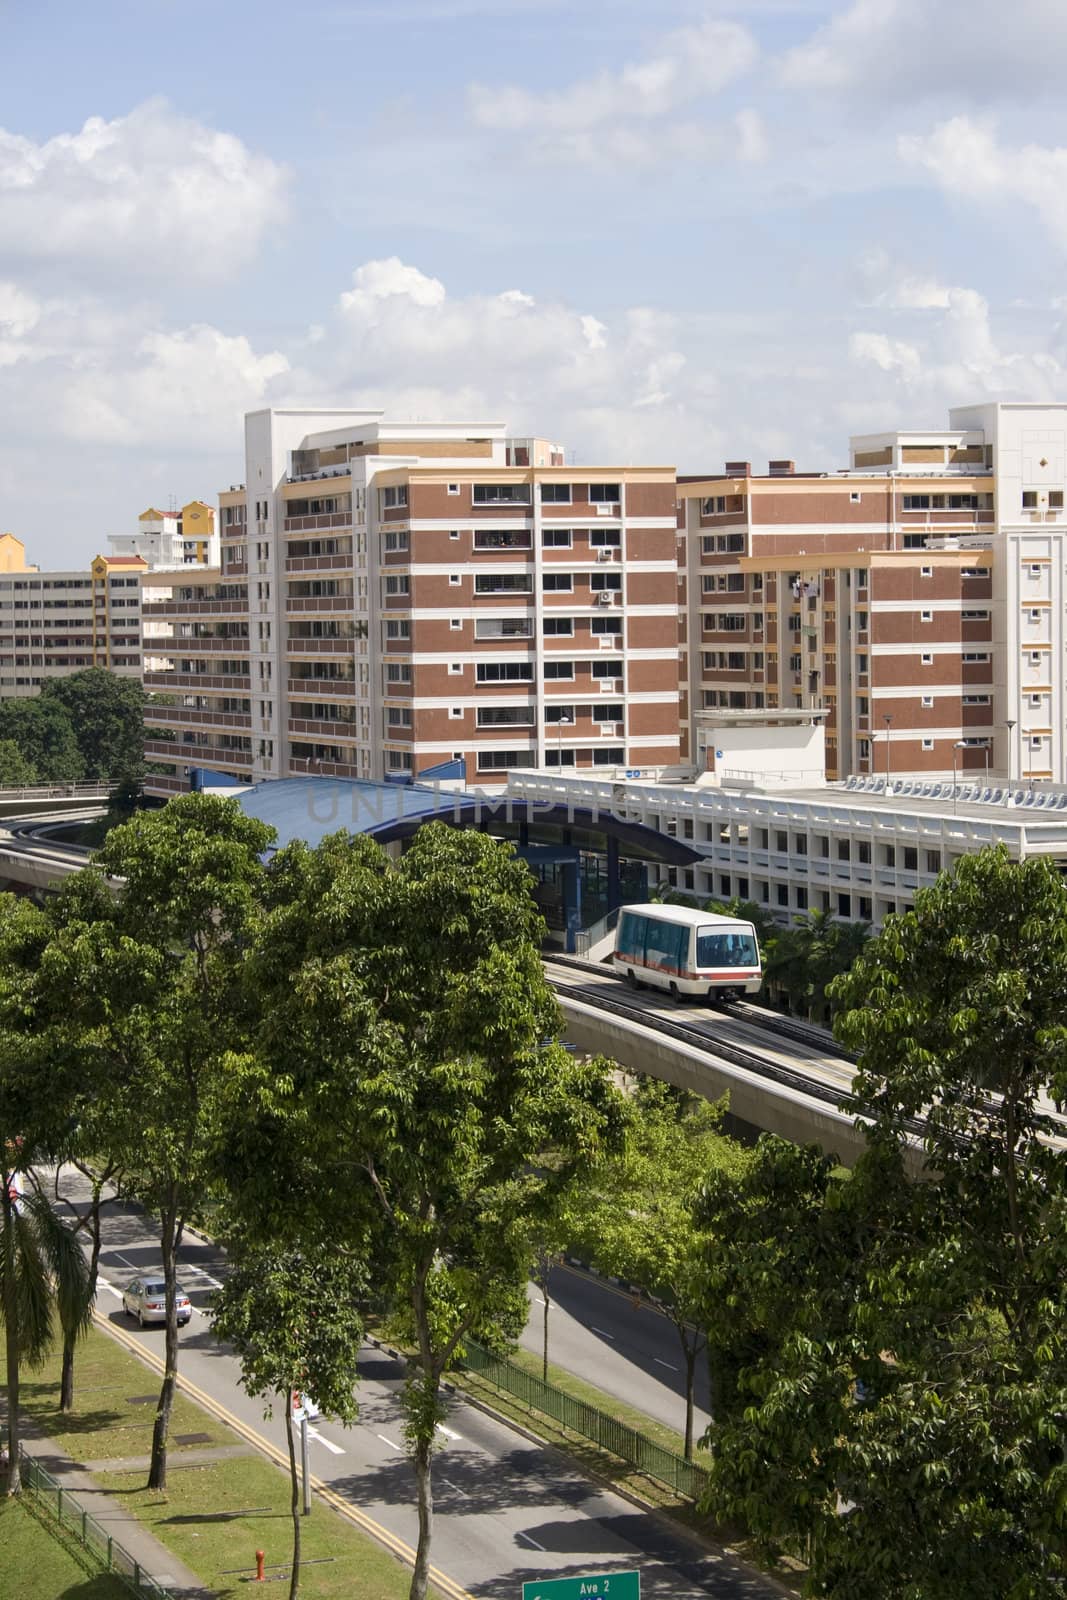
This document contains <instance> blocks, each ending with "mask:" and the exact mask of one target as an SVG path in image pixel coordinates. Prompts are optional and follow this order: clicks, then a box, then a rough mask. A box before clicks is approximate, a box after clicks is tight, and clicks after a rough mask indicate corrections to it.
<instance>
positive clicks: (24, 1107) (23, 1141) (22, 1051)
mask: <svg viewBox="0 0 1067 1600" xmlns="http://www.w3.org/2000/svg"><path fill="white" fill-rule="evenodd" d="M49 934H50V923H49V919H48V917H47V916H46V915H45V914H44V913H43V912H42V911H39V910H37V909H36V908H35V907H34V906H32V905H30V904H29V903H28V902H26V901H24V900H18V899H16V898H15V897H14V896H13V895H3V896H0V1322H2V1323H3V1327H4V1340H5V1355H6V1384H7V1430H8V1492H9V1493H17V1492H18V1489H19V1485H20V1477H19V1460H18V1445H19V1384H20V1374H21V1369H22V1367H23V1366H24V1365H29V1366H31V1367H32V1366H34V1365H36V1364H37V1363H38V1362H39V1361H40V1360H41V1358H42V1357H43V1355H44V1354H45V1352H46V1351H47V1348H48V1345H49V1343H50V1341H51V1336H52V1328H53V1319H54V1313H55V1312H56V1311H57V1310H58V1312H59V1316H60V1321H61V1323H62V1325H63V1326H64V1327H71V1328H72V1329H74V1330H75V1331H76V1332H77V1331H80V1330H81V1329H82V1328H83V1327H84V1325H85V1322H86V1320H87V1318H88V1317H89V1315H90V1314H91V1310H90V1306H91V1299H90V1296H89V1294H88V1289H87V1282H86V1273H85V1259H84V1256H83V1255H82V1252H81V1250H80V1249H79V1248H78V1246H77V1244H76V1243H75V1242H74V1240H73V1238H72V1236H71V1235H70V1234H69V1233H68V1232H67V1230H66V1229H64V1228H63V1227H62V1226H61V1224H60V1223H59V1222H58V1221H57V1219H56V1216H55V1213H54V1212H53V1211H52V1209H51V1207H50V1206H49V1205H48V1204H47V1203H46V1202H45V1201H44V1200H43V1199H42V1198H41V1196H40V1195H39V1194H38V1193H36V1192H35V1191H34V1190H33V1188H32V1186H31V1185H30V1184H29V1183H28V1175H29V1174H30V1172H31V1170H32V1168H33V1165H34V1163H35V1162H36V1161H37V1160H39V1159H47V1157H48V1155H49V1154H50V1152H51V1151H52V1150H53V1149H54V1147H55V1143H56V1141H57V1139H58V1138H59V1136H60V1133H61V1130H62V1128H63V1125H64V1122H65V1120H66V1114H67V1106H68V1104H69V1099H70V1094H71V1078H70V1074H69V1073H68V1072H67V1071H66V1070H65V1069H66V1067H67V1065H68V1063H67V1062H66V1061H65V1059H64V1056H63V1052H62V1051H60V1050H54V1049H53V1042H54V1038H55V1031H54V1028H53V1021H54V1018H53V1016H52V1014H51V1012H50V1010H49V1006H48V997H47V992H46V990H44V989H43V987H42V984H41V977H40V968H41V963H42V959H43V956H44V953H45V951H46V949H47V945H48V939H49Z"/></svg>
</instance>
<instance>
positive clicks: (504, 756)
mask: <svg viewBox="0 0 1067 1600" xmlns="http://www.w3.org/2000/svg"><path fill="white" fill-rule="evenodd" d="M532 764H533V757H532V752H531V751H529V750H479V751H478V771H479V772H492V771H494V770H495V769H496V768H497V767H528V766H531V765H532Z"/></svg>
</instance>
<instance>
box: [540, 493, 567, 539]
mask: <svg viewBox="0 0 1067 1600" xmlns="http://www.w3.org/2000/svg"><path fill="white" fill-rule="evenodd" d="M542 487H543V485H542ZM541 546H542V549H545V550H569V549H570V547H571V530H570V529H569V528H542V529H541Z"/></svg>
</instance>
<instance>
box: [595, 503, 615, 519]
mask: <svg viewBox="0 0 1067 1600" xmlns="http://www.w3.org/2000/svg"><path fill="white" fill-rule="evenodd" d="M596 514H597V516H598V517H613V516H614V515H615V507H614V506H613V505H612V504H611V503H610V501H609V502H608V503H607V504H606V505H605V504H604V503H603V502H602V501H600V502H598V503H597V508H596Z"/></svg>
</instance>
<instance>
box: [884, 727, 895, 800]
mask: <svg viewBox="0 0 1067 1600" xmlns="http://www.w3.org/2000/svg"><path fill="white" fill-rule="evenodd" d="M882 721H883V722H884V723H885V792H886V794H887V795H888V794H891V793H892V790H891V789H890V787H889V730H890V728H891V727H892V726H893V719H892V717H889V716H883V718H882Z"/></svg>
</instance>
